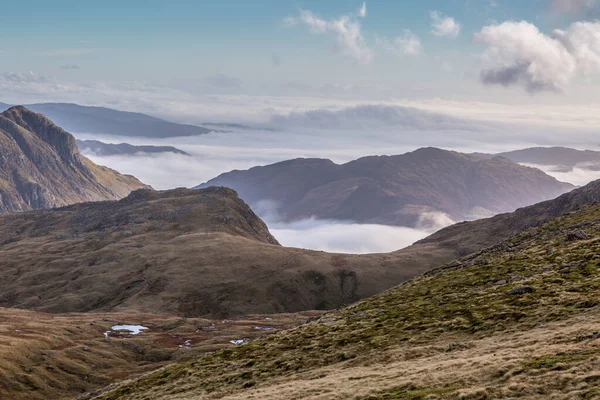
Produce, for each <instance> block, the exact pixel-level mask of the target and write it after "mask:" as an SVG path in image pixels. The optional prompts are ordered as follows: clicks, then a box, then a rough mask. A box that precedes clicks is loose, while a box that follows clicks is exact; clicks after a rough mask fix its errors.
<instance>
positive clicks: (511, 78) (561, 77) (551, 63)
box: [475, 21, 600, 93]
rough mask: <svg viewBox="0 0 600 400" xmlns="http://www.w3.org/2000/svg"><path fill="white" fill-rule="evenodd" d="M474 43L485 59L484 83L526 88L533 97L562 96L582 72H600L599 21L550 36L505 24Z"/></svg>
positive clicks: (525, 25) (532, 27) (491, 28)
mask: <svg viewBox="0 0 600 400" xmlns="http://www.w3.org/2000/svg"><path fill="white" fill-rule="evenodd" d="M475 41H476V42H477V43H480V44H482V45H486V46H488V48H487V50H486V51H485V52H484V54H483V56H482V60H483V62H484V64H486V68H484V69H483V70H482V71H481V74H480V77H481V81H482V82H483V83H484V84H489V85H492V84H497V85H502V86H514V85H519V86H522V87H523V88H524V89H525V90H526V91H528V92H530V93H536V92H541V91H555V92H561V91H564V90H566V89H567V88H568V86H569V84H570V83H571V81H572V80H573V78H575V76H576V75H577V74H578V73H582V74H592V73H597V72H599V71H600V22H598V21H596V22H576V23H573V24H572V25H571V26H570V27H569V28H568V29H567V30H558V29H557V30H555V31H554V32H552V34H550V35H547V34H544V33H542V32H540V30H539V29H538V28H537V27H536V26H535V25H533V24H531V23H529V22H526V21H521V22H513V21H509V22H504V23H501V24H498V25H489V26H486V27H484V28H483V29H482V30H481V31H480V32H478V33H477V34H476V35H475Z"/></svg>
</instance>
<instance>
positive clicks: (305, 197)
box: [197, 148, 574, 226]
mask: <svg viewBox="0 0 600 400" xmlns="http://www.w3.org/2000/svg"><path fill="white" fill-rule="evenodd" d="M213 185H217V186H226V187H230V188H232V189H235V190H236V191H237V192H238V193H239V195H240V197H242V198H243V199H244V200H245V201H247V202H248V203H249V204H250V205H251V206H252V207H253V208H255V209H256V210H257V211H259V212H261V210H264V209H265V208H267V212H270V213H275V214H276V215H277V218H281V219H283V220H288V221H290V220H298V219H303V218H310V217H316V218H320V219H336V220H350V221H356V222H359V223H378V224H388V225H401V226H419V225H420V224H422V222H423V221H422V219H423V215H427V214H431V213H443V214H446V215H447V216H449V217H450V218H451V219H453V220H465V219H475V218H478V217H485V216H490V215H494V214H498V213H502V212H509V211H514V210H515V209H517V208H519V207H523V206H527V205H530V204H533V203H537V202H540V201H543V200H547V199H551V198H554V197H556V196H558V195H560V194H562V193H565V192H567V191H569V190H571V189H573V188H574V186H572V185H570V184H568V183H563V182H559V181H557V180H556V179H554V178H552V177H550V176H548V175H546V174H545V173H543V172H542V171H540V170H538V169H534V168H529V167H524V166H521V165H518V164H516V163H514V162H512V161H510V160H508V159H506V158H504V157H492V158H489V159H487V158H483V157H478V156H473V155H467V154H462V153H457V152H453V151H446V150H440V149H436V148H423V149H419V150H416V151H414V152H411V153H407V154H402V155H397V156H371V157H363V158H360V159H358V160H355V161H351V162H349V163H346V164H342V165H338V164H335V163H333V162H332V161H331V160H326V159H294V160H289V161H284V162H280V163H276V164H271V165H267V166H263V167H254V168H251V169H249V170H245V171H238V170H236V171H231V172H228V173H224V174H222V175H219V176H218V177H216V178H214V179H211V180H209V181H208V182H206V183H204V184H202V185H199V186H198V187H197V188H203V187H208V186H213ZM263 212H264V211H263ZM263 212H261V213H263Z"/></svg>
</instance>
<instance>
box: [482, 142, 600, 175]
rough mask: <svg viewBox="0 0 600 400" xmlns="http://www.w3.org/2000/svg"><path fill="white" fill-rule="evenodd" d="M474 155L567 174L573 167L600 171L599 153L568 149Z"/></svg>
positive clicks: (521, 150)
mask: <svg viewBox="0 0 600 400" xmlns="http://www.w3.org/2000/svg"><path fill="white" fill-rule="evenodd" d="M474 154H475V155H478V156H481V157H486V158H491V157H496V156H500V157H505V158H508V159H509V160H511V161H514V162H517V163H523V164H535V165H547V166H555V167H557V169H558V170H559V171H564V172H568V171H570V170H572V169H573V168H575V167H581V168H585V169H590V170H600V151H594V150H577V149H572V148H569V147H530V148H526V149H520V150H514V151H508V152H504V153H497V154H488V153H474Z"/></svg>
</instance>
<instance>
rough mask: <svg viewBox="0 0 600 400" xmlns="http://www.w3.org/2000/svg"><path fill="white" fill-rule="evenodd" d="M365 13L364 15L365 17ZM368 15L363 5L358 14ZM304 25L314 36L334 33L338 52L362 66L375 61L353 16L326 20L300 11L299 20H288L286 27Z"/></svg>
mask: <svg viewBox="0 0 600 400" xmlns="http://www.w3.org/2000/svg"><path fill="white" fill-rule="evenodd" d="M363 12H364V15H363ZM366 14H367V9H366V4H363V8H361V9H360V10H359V12H358V14H357V16H358V17H364V16H366ZM299 23H303V24H305V25H306V26H308V28H309V29H310V31H311V32H312V33H313V34H326V33H333V34H334V35H335V37H336V50H337V51H339V52H340V53H341V54H343V55H345V56H346V57H349V58H351V59H353V60H354V61H356V62H358V63H361V64H368V63H370V62H371V61H372V59H373V52H372V51H371V49H370V48H369V46H368V45H367V43H366V41H365V38H364V37H363V34H362V31H361V25H360V23H359V22H358V20H356V19H355V18H354V17H352V16H351V15H342V16H341V17H339V18H337V19H331V20H324V19H321V18H319V17H317V16H316V15H315V14H313V12H312V11H310V10H302V11H300V16H299V17H297V18H291V17H290V18H286V19H285V20H284V25H286V26H294V25H297V24H299Z"/></svg>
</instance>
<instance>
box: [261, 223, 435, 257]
mask: <svg viewBox="0 0 600 400" xmlns="http://www.w3.org/2000/svg"><path fill="white" fill-rule="evenodd" d="M267 226H269V230H270V231H271V233H272V234H273V236H275V238H277V240H278V241H279V243H281V244H282V245H283V246H287V247H298V248H304V249H311V250H322V251H328V252H335V253H351V254H365V253H388V252H390V251H394V250H399V249H401V248H404V247H407V246H410V245H411V244H413V243H414V242H416V241H417V240H420V239H423V238H425V237H427V236H429V234H430V233H429V232H428V231H424V230H420V229H413V228H405V227H393V226H386V225H375V224H356V223H352V222H344V221H331V220H318V219H307V220H302V221H297V222H292V223H287V224H286V223H269V222H267Z"/></svg>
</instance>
